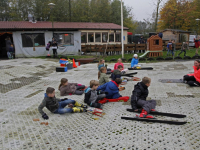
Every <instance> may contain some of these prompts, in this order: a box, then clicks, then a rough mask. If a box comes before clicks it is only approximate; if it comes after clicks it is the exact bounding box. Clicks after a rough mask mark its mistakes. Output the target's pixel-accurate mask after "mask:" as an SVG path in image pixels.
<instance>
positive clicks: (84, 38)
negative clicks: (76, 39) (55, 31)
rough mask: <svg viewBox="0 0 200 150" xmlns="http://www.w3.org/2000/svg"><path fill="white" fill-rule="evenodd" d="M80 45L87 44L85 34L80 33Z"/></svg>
mask: <svg viewBox="0 0 200 150" xmlns="http://www.w3.org/2000/svg"><path fill="white" fill-rule="evenodd" d="M81 43H87V33H86V32H83V33H81Z"/></svg>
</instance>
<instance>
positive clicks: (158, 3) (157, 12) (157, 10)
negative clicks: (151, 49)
mask: <svg viewBox="0 0 200 150" xmlns="http://www.w3.org/2000/svg"><path fill="white" fill-rule="evenodd" d="M162 1H163V0H157V4H156V18H155V31H156V30H157V25H158V14H159V8H160V4H161V2H162Z"/></svg>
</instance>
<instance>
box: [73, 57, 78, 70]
mask: <svg viewBox="0 0 200 150" xmlns="http://www.w3.org/2000/svg"><path fill="white" fill-rule="evenodd" d="M73 68H77V66H76V63H75V61H74V59H73Z"/></svg>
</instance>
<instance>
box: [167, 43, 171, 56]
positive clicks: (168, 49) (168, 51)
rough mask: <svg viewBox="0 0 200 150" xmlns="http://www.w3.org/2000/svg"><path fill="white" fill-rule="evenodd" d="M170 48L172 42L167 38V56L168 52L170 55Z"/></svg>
mask: <svg viewBox="0 0 200 150" xmlns="http://www.w3.org/2000/svg"><path fill="white" fill-rule="evenodd" d="M171 50H172V42H171V40H169V42H168V44H167V56H168V54H169V55H170V53H171Z"/></svg>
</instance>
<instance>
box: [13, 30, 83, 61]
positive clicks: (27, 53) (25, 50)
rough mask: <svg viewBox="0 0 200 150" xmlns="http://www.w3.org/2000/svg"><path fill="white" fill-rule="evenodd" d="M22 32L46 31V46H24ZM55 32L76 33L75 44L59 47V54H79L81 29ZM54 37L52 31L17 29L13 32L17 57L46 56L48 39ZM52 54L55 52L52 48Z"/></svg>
mask: <svg viewBox="0 0 200 150" xmlns="http://www.w3.org/2000/svg"><path fill="white" fill-rule="evenodd" d="M22 33H44V34H45V46H43V47H34V48H33V47H23V46H22V37H21V34H22ZM54 33H73V34H74V45H72V46H66V47H58V50H57V52H58V55H67V54H78V50H79V49H81V32H80V31H70V32H68V31H63V32H54ZM52 37H53V32H52V31H23V32H21V31H17V32H13V41H14V45H15V56H16V57H38V56H46V55H47V51H46V49H45V47H46V44H47V43H48V41H51V40H52ZM50 54H51V55H52V54H53V51H52V50H50Z"/></svg>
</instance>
